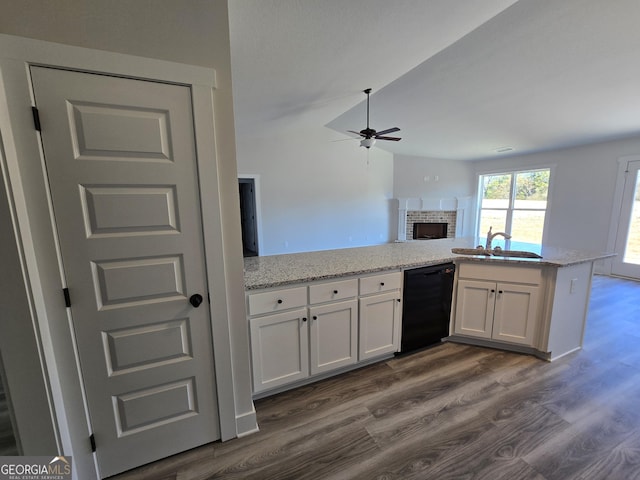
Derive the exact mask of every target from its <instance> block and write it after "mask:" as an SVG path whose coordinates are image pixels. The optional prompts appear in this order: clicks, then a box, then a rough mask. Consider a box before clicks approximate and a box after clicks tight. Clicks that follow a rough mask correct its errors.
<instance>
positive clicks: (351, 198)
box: [236, 119, 395, 255]
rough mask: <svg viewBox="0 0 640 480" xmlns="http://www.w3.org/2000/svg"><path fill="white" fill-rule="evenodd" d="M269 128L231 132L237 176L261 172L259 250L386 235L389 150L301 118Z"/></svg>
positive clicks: (389, 228) (369, 240)
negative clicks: (339, 137)
mask: <svg viewBox="0 0 640 480" xmlns="http://www.w3.org/2000/svg"><path fill="white" fill-rule="evenodd" d="M269 134H270V135H269V136H259V135H244V136H241V135H238V136H237V138H236V143H237V161H238V172H239V174H240V176H242V175H249V174H257V175H260V189H261V198H260V204H261V206H262V208H261V216H262V226H263V231H262V239H263V249H262V251H261V252H260V255H273V254H280V253H292V252H302V251H313V250H326V249H333V248H346V247H356V246H362V245H372V244H379V243H386V242H389V241H391V240H392V238H393V233H394V231H395V230H394V229H395V224H394V221H395V220H394V217H393V212H392V209H393V207H392V203H393V201H392V198H393V157H392V155H391V154H390V153H387V152H384V151H383V150H380V149H379V148H376V147H373V148H371V149H369V151H367V150H366V149H365V148H363V147H360V146H359V142H358V141H357V140H345V141H338V142H335V141H334V140H335V139H336V137H337V135H336V133H335V132H332V131H330V130H328V129H326V128H324V127H322V126H321V125H314V124H307V123H305V122H304V120H302V119H301V120H300V121H297V122H296V121H292V122H291V124H290V125H289V126H286V127H283V128H279V129H271V130H270V131H269Z"/></svg>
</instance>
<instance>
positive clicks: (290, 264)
mask: <svg viewBox="0 0 640 480" xmlns="http://www.w3.org/2000/svg"><path fill="white" fill-rule="evenodd" d="M479 243H480V242H479V241H478V240H477V239H474V238H443V239H439V240H415V241H407V242H396V243H386V244H383V245H374V246H369V247H356V248H342V249H337V250H320V251H315V252H303V253H289V254H283V255H269V256H263V257H247V258H245V259H244V279H245V288H246V289H247V290H255V289H259V288H269V287H278V286H283V285H290V284H294V283H300V282H309V281H312V280H323V279H330V278H335V277H342V276H347V275H361V274H367V273H374V272H379V271H383V270H392V269H407V268H416V267H423V266H428V265H437V264H440V263H447V262H452V261H456V262H460V261H469V262H484V263H487V262H489V263H496V264H498V263H501V264H514V263H517V264H520V265H538V266H540V265H543V266H552V267H558V268H561V267H566V266H569V265H575V264H578V263H584V262H591V261H595V260H600V259H603V258H608V257H612V256H615V254H607V253H597V252H586V251H579V250H569V249H563V248H554V247H547V246H543V247H542V248H541V247H540V246H539V245H538V246H536V245H528V247H530V248H523V246H522V245H517V246H516V245H512V247H511V248H512V249H513V250H516V249H517V250H528V251H532V252H535V253H538V254H541V255H542V257H543V258H541V259H533V258H513V257H486V256H483V255H456V254H453V253H451V249H452V248H454V247H455V248H475V247H476V245H478V244H479ZM498 244H499V243H497V242H495V241H494V245H498Z"/></svg>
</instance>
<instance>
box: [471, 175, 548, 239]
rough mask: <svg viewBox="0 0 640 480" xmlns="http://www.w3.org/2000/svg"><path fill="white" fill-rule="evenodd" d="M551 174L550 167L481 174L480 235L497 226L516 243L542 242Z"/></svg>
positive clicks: (496, 229)
mask: <svg viewBox="0 0 640 480" xmlns="http://www.w3.org/2000/svg"><path fill="white" fill-rule="evenodd" d="M549 176H550V170H549V169H542V170H531V171H525V172H509V173H498V174H491V175H481V176H480V198H479V204H480V215H479V222H478V237H480V238H485V237H486V234H487V232H488V231H489V227H493V232H506V233H508V234H510V235H511V236H512V240H513V241H515V242H525V243H534V244H541V243H542V234H543V230H544V217H545V213H546V210H547V197H548V193H549ZM494 245H495V243H494Z"/></svg>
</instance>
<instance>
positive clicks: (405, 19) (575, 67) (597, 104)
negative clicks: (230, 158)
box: [229, 0, 640, 160]
mask: <svg viewBox="0 0 640 480" xmlns="http://www.w3.org/2000/svg"><path fill="white" fill-rule="evenodd" d="M229 9H230V26H231V53H232V67H233V88H234V108H235V116H236V133H237V135H238V136H244V135H253V136H256V137H259V136H263V135H273V134H274V132H278V131H280V132H282V131H287V130H295V126H296V125H297V124H300V123H304V124H307V125H317V127H318V128H325V127H328V128H330V129H333V130H335V138H336V139H341V138H348V137H347V135H348V134H347V133H346V132H347V130H361V129H362V128H364V127H365V123H366V118H365V115H366V110H365V103H364V100H365V98H366V97H365V95H364V94H363V93H362V90H364V89H365V88H369V87H371V88H373V94H372V96H371V126H372V127H373V128H375V129H377V130H383V129H386V128H389V127H395V126H397V127H400V128H401V130H402V131H401V132H399V133H398V135H399V136H401V137H402V141H400V142H381V141H379V142H378V143H377V144H376V146H375V147H374V148H384V149H385V150H388V151H391V152H393V153H397V154H405V155H415V156H424V157H435V158H450V159H460V160H471V159H480V158H489V157H495V156H498V155H501V154H498V153H496V151H495V150H496V149H500V148H502V147H512V148H513V150H512V151H511V152H508V153H506V155H509V154H522V153H527V152H533V151H541V150H549V149H555V148H560V147H565V146H572V145H579V144H585V143H591V142H596V141H602V140H608V139H613V138H621V137H625V136H631V135H637V134H640V83H639V82H638V79H640V61H638V52H640V30H638V28H637V25H636V23H637V20H638V19H640V2H638V1H637V0H615V1H614V2H603V1H602V0H562V1H561V2H559V1H557V0H520V1H518V2H515V1H514V0H486V1H482V2H478V1H477V0H457V1H455V2H452V1H450V0H439V1H438V0H399V1H395V2H388V1H380V0H340V1H338V0H322V1H320V0H243V1H240V2H230V4H229ZM354 142H355V140H354ZM356 144H357V143H356ZM502 155H505V154H502Z"/></svg>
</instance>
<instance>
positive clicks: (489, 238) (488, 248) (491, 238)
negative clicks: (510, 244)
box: [484, 227, 511, 250]
mask: <svg viewBox="0 0 640 480" xmlns="http://www.w3.org/2000/svg"><path fill="white" fill-rule="evenodd" d="M492 228H493V227H489V231H488V232H487V244H486V245H485V247H484V248H485V249H486V250H491V242H492V241H493V239H494V237H497V236H498V235H502V236H503V237H504V238H506V239H507V240H508V239H510V238H511V235H509V234H508V233H504V232H496V233H491V229H492Z"/></svg>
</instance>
